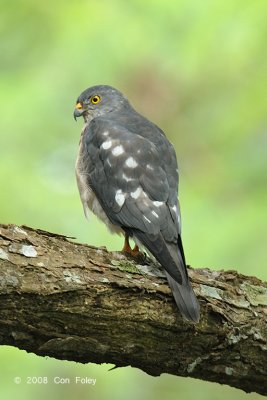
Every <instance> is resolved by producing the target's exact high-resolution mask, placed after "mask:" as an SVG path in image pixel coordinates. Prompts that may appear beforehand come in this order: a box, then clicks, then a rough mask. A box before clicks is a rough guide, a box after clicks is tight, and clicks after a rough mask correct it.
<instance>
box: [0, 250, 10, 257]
mask: <svg viewBox="0 0 267 400" xmlns="http://www.w3.org/2000/svg"><path fill="white" fill-rule="evenodd" d="M0 258H1V260H9V258H8V254H7V253H6V252H5V250H3V249H1V248H0Z"/></svg>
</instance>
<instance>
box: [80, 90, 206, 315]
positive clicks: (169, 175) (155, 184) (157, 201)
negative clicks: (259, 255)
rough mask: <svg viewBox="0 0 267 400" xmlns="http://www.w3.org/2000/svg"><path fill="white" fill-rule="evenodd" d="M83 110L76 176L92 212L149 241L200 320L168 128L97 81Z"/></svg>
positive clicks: (187, 309) (185, 309) (183, 306)
mask: <svg viewBox="0 0 267 400" xmlns="http://www.w3.org/2000/svg"><path fill="white" fill-rule="evenodd" d="M81 115H82V116H83V117H84V120H85V126H84V128H83V131H82V135H81V140H80V148H79V154H78V158H77V163H76V176H77V182H78V187H79V191H80V196H81V200H82V203H83V206H84V210H85V214H86V215H87V212H88V210H89V209H90V210H92V211H93V212H94V213H95V214H96V215H97V216H98V217H99V218H100V219H101V220H102V221H103V222H105V223H106V225H107V226H108V227H109V229H110V230H111V231H113V232H116V233H125V234H127V235H129V236H131V237H133V239H134V240H136V242H141V243H142V244H143V245H144V247H146V248H147V249H148V250H149V252H150V253H151V254H153V256H154V257H155V258H156V259H157V260H158V262H159V263H160V264H161V265H162V267H163V268H164V269H165V271H166V275H167V279H168V282H169V286H170V288H171V290H172V292H173V295H174V298H175V301H176V303H177V305H178V307H179V309H180V311H181V313H182V314H183V315H184V316H185V317H186V318H187V319H189V320H192V321H194V322H197V321H198V320H199V304H198V301H197V299H196V297H195V294H194V292H193V290H192V288H191V285H190V281H189V278H188V274H187V269H186V263H185V257H184V251H183V247H182V240H181V222H180V207H179V202H178V198H177V195H178V169H177V161H176V155H175V151H174V149H173V146H172V145H171V144H170V142H169V141H168V140H167V138H166V137H165V135H164V133H163V131H162V130H161V129H160V128H158V127H157V126H156V125H155V124H153V123H152V122H150V121H149V120H147V119H146V118H144V117H143V116H142V115H140V114H139V113H137V112H136V111H135V110H134V109H133V108H132V106H131V105H130V103H129V102H128V100H127V99H126V98H125V97H124V96H123V95H122V93H120V92H119V91H118V90H116V89H114V88H112V87H110V86H104V85H102V86H94V87H91V88H89V89H87V90H85V91H84V92H83V93H82V94H81V95H80V96H79V98H78V99H77V104H76V108H75V111H74V116H75V118H77V117H79V116H81Z"/></svg>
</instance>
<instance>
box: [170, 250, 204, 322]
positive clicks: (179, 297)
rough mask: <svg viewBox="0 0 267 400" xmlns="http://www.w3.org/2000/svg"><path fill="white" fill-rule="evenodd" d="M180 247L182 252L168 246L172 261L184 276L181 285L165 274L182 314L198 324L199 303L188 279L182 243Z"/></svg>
mask: <svg viewBox="0 0 267 400" xmlns="http://www.w3.org/2000/svg"><path fill="white" fill-rule="evenodd" d="M180 246H181V250H180V249H179V247H178V248H177V246H176V245H173V244H167V248H168V250H169V253H170V255H171V257H172V259H173V260H174V261H175V264H176V266H177V268H178V270H179V272H180V274H181V275H182V283H181V284H180V283H178V282H177V281H175V280H174V279H173V277H172V276H171V275H170V274H169V273H168V272H167V271H165V273H166V276H167V280H168V283H169V286H170V288H171V290H172V293H173V297H174V299H175V302H176V304H177V306H178V308H179V310H180V311H181V313H182V314H183V315H184V316H185V318H187V319H188V320H191V321H194V322H198V321H199V318H200V307H199V302H198V300H197V298H196V295H195V293H194V291H193V289H192V286H191V283H190V280H189V278H188V274H187V267H186V264H185V258H184V253H183V248H182V243H180Z"/></svg>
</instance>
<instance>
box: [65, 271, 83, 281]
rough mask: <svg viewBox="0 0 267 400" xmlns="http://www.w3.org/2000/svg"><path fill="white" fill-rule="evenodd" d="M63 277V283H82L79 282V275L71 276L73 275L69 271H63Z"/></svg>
mask: <svg viewBox="0 0 267 400" xmlns="http://www.w3.org/2000/svg"><path fill="white" fill-rule="evenodd" d="M63 275H64V279H65V281H66V282H67V283H69V282H74V283H82V281H81V279H80V277H79V275H77V274H73V273H72V272H70V271H64V272H63Z"/></svg>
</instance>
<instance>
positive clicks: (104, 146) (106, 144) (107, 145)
mask: <svg viewBox="0 0 267 400" xmlns="http://www.w3.org/2000/svg"><path fill="white" fill-rule="evenodd" d="M111 146H112V140H106V141H105V142H104V143H102V144H101V147H102V149H104V150H108V149H110V147H111Z"/></svg>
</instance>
